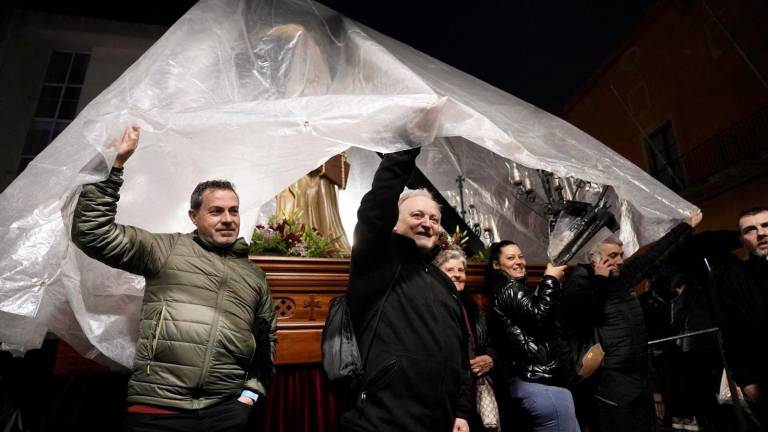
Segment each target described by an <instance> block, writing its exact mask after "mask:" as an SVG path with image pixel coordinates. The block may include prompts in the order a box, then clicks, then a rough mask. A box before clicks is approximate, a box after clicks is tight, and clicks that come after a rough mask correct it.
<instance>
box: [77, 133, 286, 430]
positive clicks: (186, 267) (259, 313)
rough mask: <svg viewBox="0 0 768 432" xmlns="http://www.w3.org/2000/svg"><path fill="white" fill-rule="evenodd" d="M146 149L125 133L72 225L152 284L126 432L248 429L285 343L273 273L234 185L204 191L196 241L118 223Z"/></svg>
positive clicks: (197, 202)
mask: <svg viewBox="0 0 768 432" xmlns="http://www.w3.org/2000/svg"><path fill="white" fill-rule="evenodd" d="M138 141H139V129H138V128H137V127H129V128H127V129H126V130H125V133H124V134H123V138H122V139H121V141H120V144H119V146H118V154H117V157H116V159H115V162H114V165H113V168H112V170H111V172H110V174H109V177H108V178H107V179H106V180H104V181H102V182H99V183H94V184H88V185H85V186H84V187H83V191H82V192H81V194H80V198H79V200H78V203H77V208H76V210H75V215H74V219H73V223H72V240H73V241H74V242H75V244H76V245H77V246H78V247H79V248H80V249H81V250H82V251H83V252H85V253H86V254H87V255H88V256H90V257H91V258H94V259H96V260H98V261H101V262H103V263H105V264H107V265H109V266H111V267H114V268H118V269H121V270H125V271H127V272H131V273H134V274H137V275H141V276H144V278H145V279H146V289H145V291H144V300H143V305H142V312H141V320H140V323H139V340H138V342H137V344H136V357H135V360H134V365H133V374H132V375H131V379H130V381H129V382H128V396H127V403H128V410H127V416H126V420H125V430H128V431H150V430H152V431H160V430H162V431H182V430H183V431H204V432H213V431H237V430H242V429H243V428H244V427H245V425H246V424H247V422H248V418H249V416H250V412H251V407H252V406H253V404H254V403H255V402H256V401H257V400H258V399H259V398H261V397H263V395H264V394H265V392H266V385H267V382H268V381H269V379H270V378H271V376H272V373H273V366H272V360H273V358H274V352H275V345H276V343H277V336H276V324H275V312H274V303H273V301H272V295H271V293H270V289H269V286H268V285H267V281H266V278H265V274H264V272H263V271H262V270H261V269H260V268H258V267H257V266H256V265H255V264H253V263H252V262H250V261H249V260H248V245H247V244H246V242H245V240H243V239H242V238H238V233H239V229H240V214H239V199H238V196H237V194H236V193H235V191H234V187H233V186H232V184H231V183H229V182H228V181H224V180H213V181H208V182H203V183H200V184H199V185H198V186H197V188H195V191H194V192H193V193H192V198H191V203H190V210H189V217H190V219H191V220H192V222H193V223H194V224H195V226H196V227H197V229H196V230H195V231H194V232H192V233H190V234H179V233H176V234H154V233H150V232H147V231H144V230H142V229H140V228H136V227H133V226H128V225H120V224H116V223H115V213H116V210H117V201H118V199H119V198H120V196H119V190H120V186H121V185H122V183H123V180H122V175H123V164H124V163H125V162H126V161H127V160H128V158H129V157H130V156H131V154H133V152H134V150H135V149H136V147H137V145H138Z"/></svg>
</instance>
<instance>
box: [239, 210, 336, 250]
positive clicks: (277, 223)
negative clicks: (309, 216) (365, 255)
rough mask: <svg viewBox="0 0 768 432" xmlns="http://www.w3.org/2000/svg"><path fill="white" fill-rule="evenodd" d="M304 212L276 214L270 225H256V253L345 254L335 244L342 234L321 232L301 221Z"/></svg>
mask: <svg viewBox="0 0 768 432" xmlns="http://www.w3.org/2000/svg"><path fill="white" fill-rule="evenodd" d="M301 215H302V213H301V211H300V210H297V211H295V212H293V213H291V214H285V213H283V214H282V215H281V216H278V215H277V214H274V215H272V216H270V217H269V219H267V224H266V225H256V228H254V230H253V236H251V247H250V253H251V254H252V255H283V256H297V257H311V258H330V257H339V256H341V253H340V251H339V250H338V249H337V248H336V246H335V243H336V241H337V240H338V239H339V237H338V236H333V235H327V234H322V233H320V232H319V231H318V230H317V229H315V228H311V227H307V226H306V225H305V224H303V223H301V222H299V219H300V218H301Z"/></svg>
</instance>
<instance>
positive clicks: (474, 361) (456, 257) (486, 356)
mask: <svg viewBox="0 0 768 432" xmlns="http://www.w3.org/2000/svg"><path fill="white" fill-rule="evenodd" d="M434 264H435V265H436V266H437V267H439V268H440V270H442V271H443V273H445V274H446V275H447V276H448V277H449V278H450V279H451V281H452V282H453V284H454V285H455V286H456V290H457V291H458V292H459V300H460V301H461V306H462V309H463V313H464V318H465V324H466V328H467V334H468V335H469V367H470V369H471V370H472V376H473V377H474V378H475V379H477V378H480V377H482V376H484V375H488V374H489V373H490V372H491V369H493V366H494V364H495V359H496V352H495V351H494V350H493V349H492V348H491V344H490V339H489V337H488V326H487V325H486V320H485V314H484V313H483V312H482V311H481V310H480V307H479V306H478V305H477V303H476V302H475V300H474V299H473V298H472V294H470V293H469V292H467V291H466V290H465V289H464V288H465V286H466V281H467V277H466V273H467V257H466V255H465V254H464V252H462V251H461V250H460V249H446V250H444V251H442V252H440V253H439V254H438V255H437V257H436V258H435V261H434ZM475 393H476V388H475V386H474V385H473V386H472V391H471V396H472V406H476V404H475V403H474V402H475V400H474V399H475ZM468 420H469V430H470V431H482V430H483V424H482V422H481V421H480V416H479V415H478V414H477V413H474V415H473V416H472V418H470V419H468Z"/></svg>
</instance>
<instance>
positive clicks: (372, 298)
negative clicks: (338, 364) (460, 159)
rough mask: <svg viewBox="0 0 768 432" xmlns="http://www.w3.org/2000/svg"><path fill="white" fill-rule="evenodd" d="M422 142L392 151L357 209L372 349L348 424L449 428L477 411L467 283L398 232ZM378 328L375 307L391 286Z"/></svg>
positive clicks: (354, 272) (364, 313)
mask: <svg viewBox="0 0 768 432" xmlns="http://www.w3.org/2000/svg"><path fill="white" fill-rule="evenodd" d="M417 155H418V149H417V150H410V151H404V152H398V153H393V154H389V155H385V156H384V159H383V160H382V162H381V165H380V166H379V168H378V170H377V171H376V174H375V175H374V179H373V186H372V188H371V190H370V191H369V192H368V193H366V194H365V196H364V197H363V199H362V202H361V203H360V209H359V210H358V222H357V226H356V227H355V242H354V247H353V249H352V259H351V267H350V281H349V293H348V302H349V303H348V304H349V308H350V314H351V317H352V323H353V326H354V328H355V332H356V334H357V337H358V341H359V343H360V352H361V355H362V356H363V357H365V355H366V352H367V350H368V347H369V346H371V349H370V355H369V357H368V359H367V361H366V362H365V365H364V367H365V374H364V376H363V379H362V383H361V385H360V388H359V389H357V392H356V395H355V396H356V397H355V399H354V400H353V401H352V402H351V403H350V406H349V407H348V409H347V411H346V412H345V413H344V414H343V415H342V425H343V427H344V428H346V429H348V430H357V431H430V432H431V431H445V432H449V431H450V430H451V429H452V427H453V424H454V421H455V418H456V417H460V418H464V419H467V418H468V415H469V413H470V406H469V387H470V383H471V378H470V373H469V359H468V352H467V345H468V342H467V335H466V331H465V324H464V317H463V315H462V312H461V307H460V306H459V300H458V292H457V291H456V289H455V287H454V285H453V283H452V282H451V281H450V279H448V277H447V276H446V275H445V274H444V273H443V272H442V271H440V269H438V268H437V267H435V266H434V265H433V264H432V259H433V258H434V255H435V254H436V252H437V251H436V250H435V251H434V253H433V254H429V255H427V256H424V255H421V254H420V253H419V250H418V249H417V247H416V243H415V242H414V241H413V240H412V239H410V238H407V237H403V236H401V235H398V234H394V233H393V232H392V229H393V228H394V226H395V224H396V222H397V217H398V208H397V200H398V197H399V195H400V193H401V192H402V190H403V188H404V186H405V185H406V183H407V182H408V180H409V178H410V176H411V174H412V173H413V171H414V169H415V166H416V165H415V159H416V156H417ZM390 286H391V292H390V293H389V296H388V297H387V299H386V303H385V304H384V308H383V311H382V315H381V321H380V323H379V326H378V329H377V330H376V334H375V336H374V337H373V344H372V345H371V339H372V338H371V336H372V333H373V332H372V329H373V327H374V323H375V321H376V311H377V310H378V306H379V304H380V302H381V300H382V299H383V298H384V296H385V294H386V292H387V290H388V289H390Z"/></svg>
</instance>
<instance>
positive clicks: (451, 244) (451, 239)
mask: <svg viewBox="0 0 768 432" xmlns="http://www.w3.org/2000/svg"><path fill="white" fill-rule="evenodd" d="M468 241H469V235H468V234H467V232H466V231H461V230H460V229H459V226H458V225H457V226H456V231H454V232H453V234H448V231H445V230H440V234H439V235H438V237H437V244H438V245H440V249H441V250H446V249H461V250H462V251H464V252H466V247H467V242H468Z"/></svg>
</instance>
